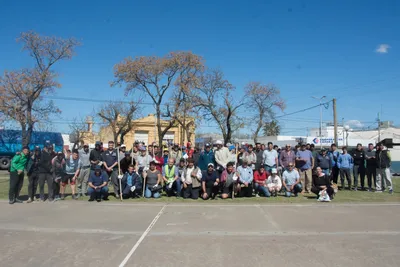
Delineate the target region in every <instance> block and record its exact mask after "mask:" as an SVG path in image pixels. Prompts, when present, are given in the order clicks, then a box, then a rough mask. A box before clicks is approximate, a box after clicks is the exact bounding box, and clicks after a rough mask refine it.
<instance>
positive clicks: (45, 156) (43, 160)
mask: <svg viewBox="0 0 400 267" xmlns="http://www.w3.org/2000/svg"><path fill="white" fill-rule="evenodd" d="M51 152H52V145H51V143H50V142H49V141H46V143H45V146H44V148H43V150H42V153H41V156H40V162H39V191H40V201H42V202H43V201H44V200H45V199H44V183H45V182H46V183H47V192H48V194H49V196H48V200H49V201H50V202H51V201H53V200H54V195H53V173H52V162H51V161H52V159H53V157H52V153H51Z"/></svg>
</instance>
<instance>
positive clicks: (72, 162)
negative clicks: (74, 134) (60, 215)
mask: <svg viewBox="0 0 400 267" xmlns="http://www.w3.org/2000/svg"><path fill="white" fill-rule="evenodd" d="M81 168H82V161H81V160H80V159H79V154H78V151H74V152H72V155H69V156H68V157H67V158H66V159H65V175H64V177H63V179H62V183H61V200H64V199H65V195H64V193H65V187H66V186H67V184H68V182H69V183H70V185H71V191H72V199H77V198H76V196H75V182H76V180H77V178H78V176H79V171H80V169H81Z"/></svg>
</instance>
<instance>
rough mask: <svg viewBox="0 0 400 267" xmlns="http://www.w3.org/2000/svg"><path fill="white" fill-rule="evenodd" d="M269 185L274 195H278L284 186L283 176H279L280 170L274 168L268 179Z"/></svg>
mask: <svg viewBox="0 0 400 267" xmlns="http://www.w3.org/2000/svg"><path fill="white" fill-rule="evenodd" d="M267 187H268V190H269V192H270V193H271V195H272V196H274V197H276V196H277V195H278V192H279V191H280V190H281V188H282V181H281V178H280V177H279V176H278V170H277V169H276V168H272V170H271V176H270V177H268V179H267Z"/></svg>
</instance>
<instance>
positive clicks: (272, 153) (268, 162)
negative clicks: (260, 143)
mask: <svg viewBox="0 0 400 267" xmlns="http://www.w3.org/2000/svg"><path fill="white" fill-rule="evenodd" d="M263 163H264V168H265V170H266V171H267V172H268V173H271V170H272V168H276V167H277V166H278V152H276V150H275V149H274V148H273V144H272V142H268V149H266V150H264V152H263Z"/></svg>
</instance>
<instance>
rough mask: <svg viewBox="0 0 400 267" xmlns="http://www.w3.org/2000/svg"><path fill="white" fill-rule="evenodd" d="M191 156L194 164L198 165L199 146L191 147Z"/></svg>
mask: <svg viewBox="0 0 400 267" xmlns="http://www.w3.org/2000/svg"><path fill="white" fill-rule="evenodd" d="M192 158H193V160H194V166H196V167H198V166H199V160H200V152H199V148H198V147H195V148H194V149H193V154H192Z"/></svg>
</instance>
